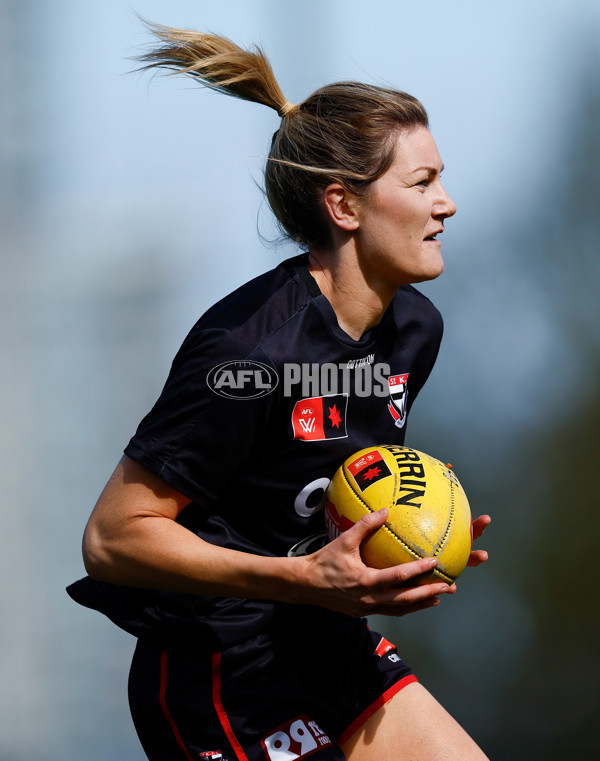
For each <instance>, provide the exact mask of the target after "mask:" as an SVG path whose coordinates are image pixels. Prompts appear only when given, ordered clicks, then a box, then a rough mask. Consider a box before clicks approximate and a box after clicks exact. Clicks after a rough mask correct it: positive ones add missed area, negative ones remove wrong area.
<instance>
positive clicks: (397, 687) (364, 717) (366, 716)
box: [337, 674, 419, 745]
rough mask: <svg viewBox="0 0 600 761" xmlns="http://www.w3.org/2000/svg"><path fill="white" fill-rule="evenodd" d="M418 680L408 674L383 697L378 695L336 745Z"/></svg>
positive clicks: (346, 738) (341, 742) (344, 732)
mask: <svg viewBox="0 0 600 761" xmlns="http://www.w3.org/2000/svg"><path fill="white" fill-rule="evenodd" d="M418 681H419V680H418V679H417V677H416V676H415V675H414V674H409V675H408V676H405V677H404V679H401V680H400V681H399V682H396V684H394V685H393V686H392V687H390V689H389V690H386V691H385V692H384V693H383V695H380V696H379V697H378V698H377V700H375V701H374V702H373V703H371V705H370V706H369V707H368V708H365V710H364V711H363V712H362V713H361V714H359V715H358V716H357V717H356V719H354V721H353V722H352V724H350V726H349V727H346V729H345V730H344V731H343V732H342V734H341V735H340V736H339V738H338V741H337V744H338V745H342V744H343V743H345V742H346V740H348V738H349V737H351V736H352V735H353V734H354V733H355V732H356V730H357V729H359V728H360V727H361V726H362V725H363V724H364V723H365V721H367V719H370V718H371V716H373V714H374V713H375V712H376V711H378V710H379V709H380V708H381V707H382V706H383V705H385V704H386V703H387V702H388V700H391V699H392V698H393V697H394V695H396V694H397V693H398V692H400V690H401V689H403V688H404V687H406V685H407V684H412V683H413V682H418Z"/></svg>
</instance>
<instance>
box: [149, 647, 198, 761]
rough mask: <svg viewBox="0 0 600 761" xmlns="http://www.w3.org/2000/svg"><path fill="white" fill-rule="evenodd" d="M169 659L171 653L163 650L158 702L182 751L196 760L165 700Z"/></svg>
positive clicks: (191, 759) (190, 758)
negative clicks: (187, 746) (182, 737)
mask: <svg viewBox="0 0 600 761" xmlns="http://www.w3.org/2000/svg"><path fill="white" fill-rule="evenodd" d="M168 659H169V654H168V653H167V651H166V650H163V651H162V653H161V654H160V691H159V693H158V702H159V703H160V707H161V708H162V712H163V713H164V715H165V718H166V720H167V721H168V722H169V726H170V727H171V731H172V732H173V736H174V737H175V741H176V742H177V745H178V746H179V747H180V749H181V751H182V752H183V754H184V755H185V757H186V758H187V759H188V761H194V759H193V758H192V756H191V755H190V753H189V751H188V749H187V748H186V747H185V745H184V744H183V740H182V739H181V734H180V732H179V727H178V726H177V724H176V723H175V720H174V719H173V717H172V716H171V712H170V711H169V709H168V708H167V701H166V700H165V694H166V692H167V665H168Z"/></svg>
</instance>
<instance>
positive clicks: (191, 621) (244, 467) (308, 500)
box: [69, 255, 442, 649]
mask: <svg viewBox="0 0 600 761" xmlns="http://www.w3.org/2000/svg"><path fill="white" fill-rule="evenodd" d="M441 334H442V320H441V317H440V314H439V312H438V311H437V309H436V308H435V307H434V306H433V305H432V304H431V302H430V301H429V300H428V299H427V298H426V297H425V296H423V295H422V294H420V293H419V292H418V291H417V290H415V289H414V288H413V287H412V286H403V287H401V288H399V289H398V291H397V293H396V295H395V297H394V299H393V301H392V303H391V304H390V307H389V308H388V310H387V311H386V313H385V314H384V316H383V318H382V320H381V322H380V323H379V324H378V325H377V326H376V327H375V328H373V329H371V330H369V331H368V332H367V333H365V334H364V335H363V336H362V337H361V338H360V340H358V341H354V340H352V339H351V338H350V337H349V336H348V335H347V334H346V333H345V332H344V331H343V330H342V329H341V328H340V327H339V325H338V323H337V319H336V316H335V313H334V311H333V309H332V307H331V305H330V304H329V302H328V301H327V299H326V298H325V297H324V296H323V295H322V294H321V292H320V290H319V288H318V286H317V284H316V281H315V280H314V279H313V278H312V276H311V275H310V273H309V271H308V267H307V257H306V255H301V256H298V257H295V258H293V259H290V260H287V261H285V262H283V263H282V264H280V265H279V266H278V267H276V268H275V269H274V270H272V271H270V272H268V273H266V274H264V275H261V276H259V277H258V278H256V279H254V280H252V281H250V282H249V283H247V284H246V285H244V286H242V287H241V288H239V289H238V290H236V291H234V292H233V293H232V294H230V295H229V296H227V297H226V298H224V299H223V300H222V301H220V302H218V303H217V304H216V305H215V306H213V307H212V308H211V309H209V310H208V312H206V314H205V315H204V316H203V317H202V318H201V319H200V320H199V321H198V322H197V324H196V325H195V326H194V328H193V329H192V330H191V332H190V333H189V335H188V336H187V338H186V339H185V341H184V343H183V345H182V347H181V349H180V350H179V352H178V353H177V355H176V357H175V360H174V362H173V365H172V368H171V371H170V374H169V376H168V379H167V382H166V384H165V387H164V389H163V391H162V393H161V395H160V397H159V399H158V401H157V402H156V404H155V406H154V408H153V409H152V410H151V411H150V413H149V414H148V415H147V416H146V417H145V418H144V419H143V420H142V422H141V423H140V426H139V428H138V430H137V432H136V434H135V436H134V437H133V438H132V439H131V441H130V443H129V444H128V446H127V447H126V449H125V453H126V454H127V455H128V456H129V457H131V458H133V459H134V460H136V461H137V462H138V463H140V464H142V465H143V466H145V467H147V468H149V469H150V470H151V471H153V472H154V473H156V474H157V475H158V476H160V478H162V479H163V480H164V481H166V482H167V483H168V484H170V485H171V486H173V487H174V488H175V489H177V490H178V491H180V492H181V493H182V494H184V495H186V496H187V497H188V498H189V499H190V500H191V503H190V504H189V505H188V506H187V507H186V508H185V509H184V510H183V511H182V513H181V514H180V516H179V518H178V522H180V523H181V524H183V525H184V526H186V527H187V528H189V529H190V530H191V531H193V532H194V533H196V534H198V536H200V537H202V538H203V539H204V540H206V541H208V542H211V543H213V544H217V545H220V546H224V547H229V548H232V549H236V550H241V551H244V552H250V553H255V554H260V555H272V556H283V555H287V554H294V553H302V552H304V551H310V549H311V546H312V547H314V546H318V544H319V537H320V536H322V535H323V533H324V531H325V524H324V511H323V509H322V508H323V504H324V493H325V489H326V487H327V484H328V483H329V479H331V477H332V476H333V474H334V472H335V471H336V469H337V468H338V467H339V465H340V464H341V463H342V462H343V460H344V459H346V457H348V456H349V455H351V454H352V453H353V452H355V451H356V450H358V449H361V448H363V447H366V446H370V445H375V444H393V443H396V444H402V443H403V442H404V438H405V431H406V420H407V415H408V412H409V411H410V408H411V405H412V403H413V401H414V399H415V397H416V396H417V394H418V392H419V391H420V389H421V387H422V386H423V384H424V383H425V381H426V379H427V377H428V375H429V373H430V371H431V369H432V367H433V364H434V362H435V358H436V356H437V352H438V348H439V343H440V339H441ZM69 593H70V594H71V596H72V597H73V598H74V599H76V600H77V601H78V602H80V603H81V604H83V605H87V606H88V607H92V608H95V609H98V610H100V611H102V612H103V613H105V614H106V615H108V616H109V617H110V618H111V619H112V620H113V621H115V622H116V623H117V624H118V625H119V626H121V627H122V628H124V629H126V630H127V631H130V632H131V633H132V634H134V635H136V636H154V637H159V638H169V639H170V638H172V637H175V638H176V637H183V636H191V637H193V638H194V640H195V641H197V642H201V641H204V642H206V644H207V646H210V647H213V648H216V649H219V648H221V647H223V646H226V645H227V644H229V643H233V642H236V641H240V640H243V639H244V638H245V637H248V636H251V635H252V634H254V633H256V632H257V631H260V630H261V629H262V628H264V627H267V626H269V625H270V624H271V623H272V621H273V616H274V615H277V614H278V613H281V611H282V610H284V609H285V608H286V605H285V604H277V603H272V602H269V601H257V600H233V599H226V598H216V597H205V596H199V595H183V594H174V593H167V592H161V591H151V590H139V589H133V588H128V587H121V586H118V585H113V584H107V583H103V582H95V581H92V580H91V579H89V578H86V579H83V580H81V581H79V582H77V583H76V584H74V585H71V587H69ZM309 610H310V611H314V613H315V615H317V616H318V615H319V612H318V609H316V608H309Z"/></svg>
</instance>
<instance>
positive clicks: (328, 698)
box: [129, 615, 416, 761]
mask: <svg viewBox="0 0 600 761" xmlns="http://www.w3.org/2000/svg"><path fill="white" fill-rule="evenodd" d="M290 623H291V624H292V625H288V626H286V627H283V628H280V629H279V630H277V632H276V633H275V632H270V633H268V634H260V635H258V636H255V637H252V638H251V639H249V640H247V641H246V642H244V643H243V644H240V645H236V646H234V647H230V648H228V649H226V650H225V651H223V652H220V653H218V652H217V653H213V652H203V651H202V650H201V649H199V648H197V647H193V646H190V645H189V644H186V645H185V646H182V645H181V644H178V645H175V646H168V647H164V646H160V645H157V644H153V643H150V642H148V641H144V640H140V641H139V642H138V646H137V648H136V652H135V655H134V658H133V663H132V666H131V673H130V679H129V701H130V706H131V712H132V716H133V720H134V723H135V727H136V730H137V733H138V735H139V738H140V740H141V742H142V745H143V747H144V750H145V752H146V754H147V756H148V758H149V759H150V760H151V761H182V760H183V761H185V760H187V761H191V759H194V761H197V759H209V760H212V761H236V760H237V761H295V760H296V759H302V758H304V757H307V756H312V761H320V760H321V759H323V761H324V760H325V759H327V760H328V761H342V759H344V758H345V756H344V754H343V752H342V750H341V748H340V747H339V745H340V744H341V743H342V742H343V741H344V739H346V738H348V737H350V735H351V734H352V733H353V732H354V731H355V730H356V729H357V728H358V727H359V726H360V725H361V724H362V723H363V722H364V721H366V719H367V718H368V717H369V716H371V715H372V714H373V713H374V712H375V711H376V710H377V709H378V708H379V707H380V706H382V705H383V704H384V703H385V702H386V701H388V700H389V699H390V698H391V697H392V696H393V695H395V694H396V693H397V692H398V691H399V690H400V689H402V687H404V686H405V685H406V684H409V683H410V682H414V681H416V677H415V676H413V674H412V672H411V670H410V669H409V667H408V666H406V664H405V663H404V662H403V661H402V660H401V659H400V657H399V656H398V653H397V652H396V648H395V646H394V645H392V644H391V643H390V642H388V641H387V640H386V639H385V638H383V637H382V636H381V635H379V634H377V633H376V632H374V631H371V630H370V629H369V628H368V626H367V624H366V622H365V621H364V620H362V621H361V620H354V619H347V618H346V617H336V616H335V615H333V616H332V617H331V621H330V623H331V625H328V626H327V627H326V628H324V627H323V626H322V623H323V622H322V621H320V626H318V627H315V626H310V625H308V624H307V622H302V620H301V618H300V617H296V619H295V620H294V621H293V622H290ZM317 629H318V631H317Z"/></svg>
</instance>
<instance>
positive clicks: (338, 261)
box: [308, 247, 395, 341]
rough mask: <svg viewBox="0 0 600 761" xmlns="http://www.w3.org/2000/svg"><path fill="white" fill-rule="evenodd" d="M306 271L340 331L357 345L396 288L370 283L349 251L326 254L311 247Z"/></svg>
mask: <svg viewBox="0 0 600 761" xmlns="http://www.w3.org/2000/svg"><path fill="white" fill-rule="evenodd" d="M308 269H309V271H310V273H311V275H312V276H313V277H314V279H315V280H316V282H317V285H318V286H319V289H320V291H321V293H322V294H323V295H324V296H325V298H326V299H327V300H328V301H329V303H330V304H331V306H332V308H333V311H334V312H335V314H336V317H337V321H338V324H339V326H340V328H341V329H342V330H343V331H344V332H345V333H347V334H348V335H349V336H350V338H352V339H354V340H355V341H358V340H359V339H360V338H361V336H362V335H363V334H364V333H365V332H366V331H367V330H369V329H370V328H373V327H375V325H377V324H379V322H380V321H381V318H382V317H383V314H384V312H385V311H386V309H387V308H388V306H389V305H390V302H391V300H392V298H393V296H394V292H395V288H392V287H391V286H390V285H389V284H388V283H381V284H379V283H376V284H373V283H369V282H368V281H367V280H366V278H365V275H364V273H363V272H362V270H361V268H360V266H359V264H358V260H357V258H356V254H355V253H354V252H352V251H344V250H342V251H339V252H335V253H333V252H329V251H323V250H318V249H314V248H312V247H311V249H310V251H309V254H308Z"/></svg>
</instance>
